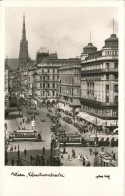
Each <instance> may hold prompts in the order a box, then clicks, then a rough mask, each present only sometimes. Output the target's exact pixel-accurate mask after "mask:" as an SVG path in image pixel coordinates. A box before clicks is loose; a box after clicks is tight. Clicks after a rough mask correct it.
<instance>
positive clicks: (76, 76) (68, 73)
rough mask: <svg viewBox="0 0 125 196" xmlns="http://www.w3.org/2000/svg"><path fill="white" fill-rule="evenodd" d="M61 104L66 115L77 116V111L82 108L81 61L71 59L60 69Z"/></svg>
mask: <svg viewBox="0 0 125 196" xmlns="http://www.w3.org/2000/svg"><path fill="white" fill-rule="evenodd" d="M59 78H60V82H59V89H60V102H61V103H63V106H64V110H65V112H66V113H70V114H71V115H72V116H75V109H76V108H80V107H81V104H80V87H81V65H80V59H72V60H71V59H70V60H69V62H68V63H67V64H66V65H64V66H61V67H60V68H59Z"/></svg>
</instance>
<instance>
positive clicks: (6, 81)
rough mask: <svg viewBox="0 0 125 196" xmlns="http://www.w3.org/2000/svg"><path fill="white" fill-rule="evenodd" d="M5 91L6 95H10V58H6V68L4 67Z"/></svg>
mask: <svg viewBox="0 0 125 196" xmlns="http://www.w3.org/2000/svg"><path fill="white" fill-rule="evenodd" d="M4 93H5V97H7V96H8V95H9V68H8V60H7V59H6V60H5V69H4Z"/></svg>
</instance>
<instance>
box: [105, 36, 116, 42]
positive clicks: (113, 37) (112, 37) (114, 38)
mask: <svg viewBox="0 0 125 196" xmlns="http://www.w3.org/2000/svg"><path fill="white" fill-rule="evenodd" d="M105 41H106V42H110V41H118V38H117V37H116V34H111V36H110V37H109V38H108V39H106V40H105Z"/></svg>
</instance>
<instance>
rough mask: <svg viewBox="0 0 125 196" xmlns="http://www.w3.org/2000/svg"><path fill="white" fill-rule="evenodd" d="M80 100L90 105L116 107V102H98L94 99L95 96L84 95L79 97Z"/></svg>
mask: <svg viewBox="0 0 125 196" xmlns="http://www.w3.org/2000/svg"><path fill="white" fill-rule="evenodd" d="M80 100H81V101H83V102H84V103H89V104H91V105H97V106H105V107H112V106H117V107H118V102H100V101H97V100H95V98H85V97H81V98H80Z"/></svg>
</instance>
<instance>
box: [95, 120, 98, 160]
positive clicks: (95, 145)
mask: <svg viewBox="0 0 125 196" xmlns="http://www.w3.org/2000/svg"><path fill="white" fill-rule="evenodd" d="M95 118H96V127H95V157H96V155H97V154H98V152H97V117H95Z"/></svg>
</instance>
